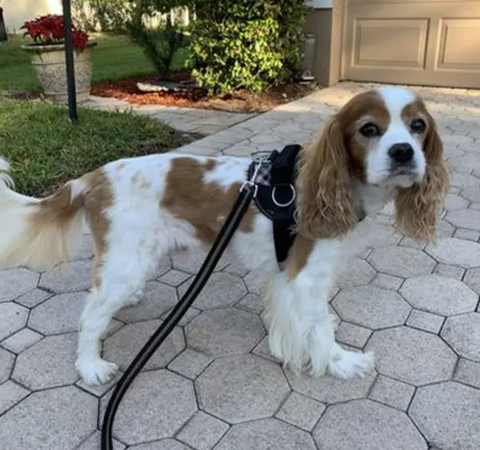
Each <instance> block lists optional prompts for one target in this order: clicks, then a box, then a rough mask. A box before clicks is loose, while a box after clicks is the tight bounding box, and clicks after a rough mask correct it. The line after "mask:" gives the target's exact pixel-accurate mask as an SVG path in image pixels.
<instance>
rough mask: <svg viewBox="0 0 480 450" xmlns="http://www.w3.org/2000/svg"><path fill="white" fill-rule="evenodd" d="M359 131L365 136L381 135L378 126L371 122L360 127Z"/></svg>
mask: <svg viewBox="0 0 480 450" xmlns="http://www.w3.org/2000/svg"><path fill="white" fill-rule="evenodd" d="M360 133H362V135H363V136H365V137H367V138H373V137H376V136H380V135H381V132H380V128H378V127H377V126H376V125H375V124H374V123H371V122H369V123H366V124H365V125H363V126H362V128H360Z"/></svg>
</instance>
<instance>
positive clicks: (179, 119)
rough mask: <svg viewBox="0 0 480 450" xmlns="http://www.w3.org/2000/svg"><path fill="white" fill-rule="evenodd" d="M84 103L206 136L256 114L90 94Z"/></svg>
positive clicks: (90, 106)
mask: <svg viewBox="0 0 480 450" xmlns="http://www.w3.org/2000/svg"><path fill="white" fill-rule="evenodd" d="M82 106H86V107H89V108H94V109H102V110H108V111H112V110H120V111H125V110H132V111H134V112H136V113H138V114H145V115H147V116H150V117H152V118H153V119H156V120H160V121H162V122H166V123H168V124H169V125H171V126H172V127H173V128H175V129H176V130H178V131H183V132H185V133H198V134H203V135H205V136H208V135H211V134H214V133H217V132H219V131H222V130H225V129H227V128H230V127H231V126H233V125H236V124H238V123H241V122H243V121H245V120H247V119H250V118H252V117H254V116H255V115H256V114H247V113H232V112H226V111H215V110H206V109H195V108H178V107H176V106H162V105H133V104H131V103H128V102H127V101H124V100H119V99H115V98H105V97H97V96H94V95H92V96H90V98H89V100H88V101H87V102H85V103H84V104H83V105H82Z"/></svg>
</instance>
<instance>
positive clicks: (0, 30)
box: [0, 6, 8, 42]
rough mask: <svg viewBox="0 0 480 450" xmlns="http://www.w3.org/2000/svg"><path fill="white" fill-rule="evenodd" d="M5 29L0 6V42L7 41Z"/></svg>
mask: <svg viewBox="0 0 480 450" xmlns="http://www.w3.org/2000/svg"><path fill="white" fill-rule="evenodd" d="M7 40H8V35H7V28H6V27H5V21H4V19H3V8H2V7H1V6H0V42H2V41H7Z"/></svg>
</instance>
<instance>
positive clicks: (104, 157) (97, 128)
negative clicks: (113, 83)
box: [0, 100, 191, 195]
mask: <svg viewBox="0 0 480 450" xmlns="http://www.w3.org/2000/svg"><path fill="white" fill-rule="evenodd" d="M190 140H191V139H190V138H186V137H185V136H184V135H183V134H182V135H180V134H179V133H178V132H175V131H174V130H173V129H172V128H170V127H169V126H167V125H161V124H158V123H157V122H155V121H154V120H153V119H150V118H148V117H144V116H140V115H134V114H133V113H130V112H125V113H117V112H105V111H96V110H91V109H87V108H79V121H78V123H76V124H72V123H70V122H69V120H68V113H67V110H66V108H65V107H62V106H55V105H52V104H49V103H45V102H39V101H38V102H27V101H9V100H5V101H1V100H0V155H1V156H2V157H4V158H5V159H7V160H8V161H10V163H11V166H12V175H13V178H14V180H15V183H16V186H17V189H18V191H19V192H22V193H24V194H28V195H42V194H45V193H50V192H52V190H53V189H54V188H56V187H58V186H59V185H60V184H62V183H64V182H66V181H68V180H70V179H72V178H77V177H79V176H81V175H83V174H85V173H86V172H89V171H91V170H93V169H95V168H97V167H99V166H102V165H103V164H106V163H107V162H110V161H114V160H116V159H119V158H123V157H131V156H140V155H146V154H151V153H161V152H165V151H167V150H169V149H172V148H176V147H178V146H180V145H183V144H185V143H187V142H188V141H190Z"/></svg>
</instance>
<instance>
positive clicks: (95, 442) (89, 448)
mask: <svg viewBox="0 0 480 450" xmlns="http://www.w3.org/2000/svg"><path fill="white" fill-rule="evenodd" d="M100 436H101V433H100V431H97V432H96V433H94V434H92V436H90V438H88V439H87V440H86V441H85V442H84V443H83V444H82V445H81V446H80V447H79V448H78V449H75V450H98V449H99V448H100ZM112 441H113V450H125V448H126V447H125V445H123V444H121V443H120V442H118V441H116V440H115V439H112Z"/></svg>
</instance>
